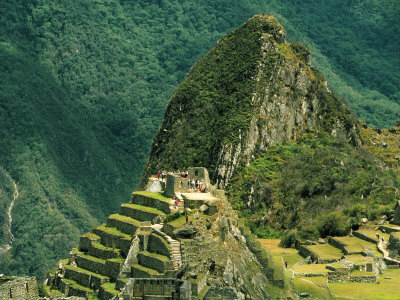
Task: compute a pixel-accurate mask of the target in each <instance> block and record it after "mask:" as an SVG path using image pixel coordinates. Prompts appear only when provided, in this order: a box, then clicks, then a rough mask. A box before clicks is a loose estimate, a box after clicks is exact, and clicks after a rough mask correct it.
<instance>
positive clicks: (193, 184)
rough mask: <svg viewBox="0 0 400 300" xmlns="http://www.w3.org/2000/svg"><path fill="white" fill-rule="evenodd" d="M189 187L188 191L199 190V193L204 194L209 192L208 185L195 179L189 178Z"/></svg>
mask: <svg viewBox="0 0 400 300" xmlns="http://www.w3.org/2000/svg"><path fill="white" fill-rule="evenodd" d="M187 187H188V190H190V189H191V188H192V189H194V190H197V192H202V193H206V192H208V190H209V186H208V183H207V184H203V183H202V182H200V180H198V179H194V178H192V179H190V178H188V183H187Z"/></svg>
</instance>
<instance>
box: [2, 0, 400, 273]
mask: <svg viewBox="0 0 400 300" xmlns="http://www.w3.org/2000/svg"><path fill="white" fill-rule="evenodd" d="M399 11H400V5H399V4H398V3H396V1H395V0H385V1H379V2H378V1H374V0H368V1H341V3H340V4H339V3H338V2H335V1H318V2H317V1H311V0H308V1H301V2H299V1H291V0H282V1H277V0H272V1H261V0H257V1H251V2H250V1H248V0H239V1H234V2H233V1H227V0H218V1H201V0H198V1H195V2H193V1H185V0H179V1H178V0H175V1H174V0H172V1H166V0H157V1H122V0H105V1H99V0H70V1H61V0H56V1H49V0H26V1H22V0H16V1H13V2H9V1H2V2H1V3H0V165H2V166H3V167H4V169H5V170H6V171H7V172H8V173H10V175H11V176H12V178H13V179H14V180H15V181H16V183H17V185H18V187H19V190H20V197H19V199H18V201H17V203H16V204H15V208H14V211H13V216H14V223H13V233H14V235H15V238H16V240H15V242H14V244H13V248H12V250H11V252H9V253H8V254H7V256H5V257H2V258H0V270H1V272H2V273H8V274H10V273H11V274H20V275H22V274H31V275H36V276H38V277H39V278H40V279H41V278H43V276H44V274H45V271H46V268H48V267H50V266H51V265H53V264H54V262H55V260H56V259H58V258H60V257H65V256H66V255H67V253H68V251H69V250H70V248H71V247H72V246H73V245H75V244H76V243H77V241H78V236H79V234H80V233H83V232H85V231H88V230H89V229H90V227H91V226H93V225H94V224H97V223H101V222H102V221H104V218H105V216H106V215H107V214H109V213H111V212H114V211H116V210H117V208H118V205H119V204H120V203H121V202H127V201H128V200H129V193H130V191H132V190H133V189H134V187H135V185H136V183H137V181H138V179H139V177H140V175H141V172H142V168H143V166H144V164H145V162H146V158H147V154H148V151H149V148H150V143H151V139H152V137H153V135H154V133H155V131H156V129H157V126H158V124H159V123H160V122H161V120H162V118H163V114H164V110H165V107H166V105H167V101H168V99H169V97H170V95H171V94H172V92H173V91H174V89H175V88H176V86H177V85H178V84H179V83H180V82H181V81H182V79H183V78H184V77H185V74H187V72H188V71H189V69H190V67H191V66H192V65H193V63H194V62H196V60H197V59H198V58H199V57H200V56H202V55H204V54H205V53H206V52H207V51H208V50H209V49H210V48H211V47H212V45H213V44H214V43H215V42H216V41H217V40H218V39H219V38H221V37H222V36H223V35H224V34H225V33H227V32H229V31H231V30H233V29H234V28H236V27H238V26H240V25H241V24H243V23H244V22H245V21H246V20H247V19H248V18H249V17H251V16H252V15H253V14H256V13H262V12H266V13H270V14H275V15H276V16H277V17H278V20H279V21H280V22H282V23H283V25H284V26H285V28H286V29H287V31H288V35H289V39H295V40H299V41H300V42H303V43H304V44H306V45H308V46H310V48H311V49H312V50H313V52H314V54H313V56H312V60H313V63H314V64H315V65H316V66H317V68H318V69H320V70H322V71H323V73H325V74H326V76H327V78H328V81H329V82H330V83H331V86H332V88H333V89H334V90H336V91H337V92H338V93H339V94H340V95H342V96H345V97H346V98H347V99H348V101H349V102H350V104H351V107H352V108H353V109H354V110H355V112H356V114H357V115H358V116H360V117H362V118H363V119H365V120H366V121H367V122H368V123H369V124H371V125H372V126H379V127H388V126H391V125H393V124H394V123H395V122H396V120H397V119H398V118H399V116H400V106H399V103H400V94H399V82H400V80H399V79H400V78H399V77H400V72H399V71H398V70H399V67H400V53H399V51H398V47H399V45H400V41H399V39H400V35H399V30H400V22H399V19H400V18H399Z"/></svg>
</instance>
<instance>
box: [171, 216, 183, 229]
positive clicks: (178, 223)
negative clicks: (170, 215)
mask: <svg viewBox="0 0 400 300" xmlns="http://www.w3.org/2000/svg"><path fill="white" fill-rule="evenodd" d="M168 224H169V225H171V226H174V227H175V228H178V227H181V226H183V225H185V224H186V217H185V216H181V217H179V218H178V219H175V220H172V221H171V222H168Z"/></svg>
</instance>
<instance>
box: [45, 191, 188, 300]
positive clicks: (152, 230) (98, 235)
mask: <svg viewBox="0 0 400 300" xmlns="http://www.w3.org/2000/svg"><path fill="white" fill-rule="evenodd" d="M169 202H170V199H164V198H163V197H162V196H161V195H158V194H157V195H154V196H153V197H152V195H151V194H150V193H146V194H144V193H142V194H140V193H134V194H133V197H132V202H131V203H129V204H122V205H121V211H120V213H119V214H113V215H110V216H109V217H108V219H107V223H106V224H102V225H100V226H97V227H95V228H93V230H92V232H91V233H87V234H85V235H83V236H82V237H81V238H80V243H79V247H78V248H76V249H73V250H72V251H71V253H70V258H69V260H64V261H62V262H60V264H59V269H58V270H57V271H56V273H55V274H51V275H50V276H49V278H48V279H49V280H48V284H50V285H52V288H56V289H58V290H60V291H61V292H62V293H63V294H64V295H65V296H66V297H70V296H77V297H85V298H90V297H92V296H93V295H96V296H98V297H99V299H107V300H108V299H110V298H113V297H115V296H116V295H118V294H119V289H120V288H122V287H123V286H124V282H126V281H127V278H125V279H124V278H121V275H120V274H121V270H122V267H123V265H124V262H125V259H126V257H127V255H128V253H129V251H130V249H131V244H132V241H133V238H134V237H136V236H137V237H138V238H139V248H138V249H137V250H138V251H137V253H135V259H134V261H133V263H132V264H131V265H130V267H129V268H130V270H129V274H128V275H129V277H133V278H160V277H165V276H170V275H171V274H173V272H174V270H176V269H177V266H178V262H180V264H182V258H181V254H180V243H179V242H178V241H175V240H173V239H172V238H171V237H170V236H168V235H166V234H165V233H164V232H162V227H163V224H162V223H157V222H159V220H162V219H163V218H164V217H165V215H166V214H169V213H171V210H170V203H169ZM182 205H183V201H182Z"/></svg>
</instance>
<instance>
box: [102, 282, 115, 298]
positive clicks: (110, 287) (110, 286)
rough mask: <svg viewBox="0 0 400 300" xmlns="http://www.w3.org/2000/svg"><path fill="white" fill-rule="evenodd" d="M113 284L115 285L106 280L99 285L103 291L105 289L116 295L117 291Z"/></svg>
mask: <svg viewBox="0 0 400 300" xmlns="http://www.w3.org/2000/svg"><path fill="white" fill-rule="evenodd" d="M115 285H116V284H115V283H112V282H106V283H103V284H102V285H101V287H102V288H103V289H104V290H105V291H107V292H109V293H111V294H113V295H117V294H118V293H119V291H118V290H116V289H115Z"/></svg>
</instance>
